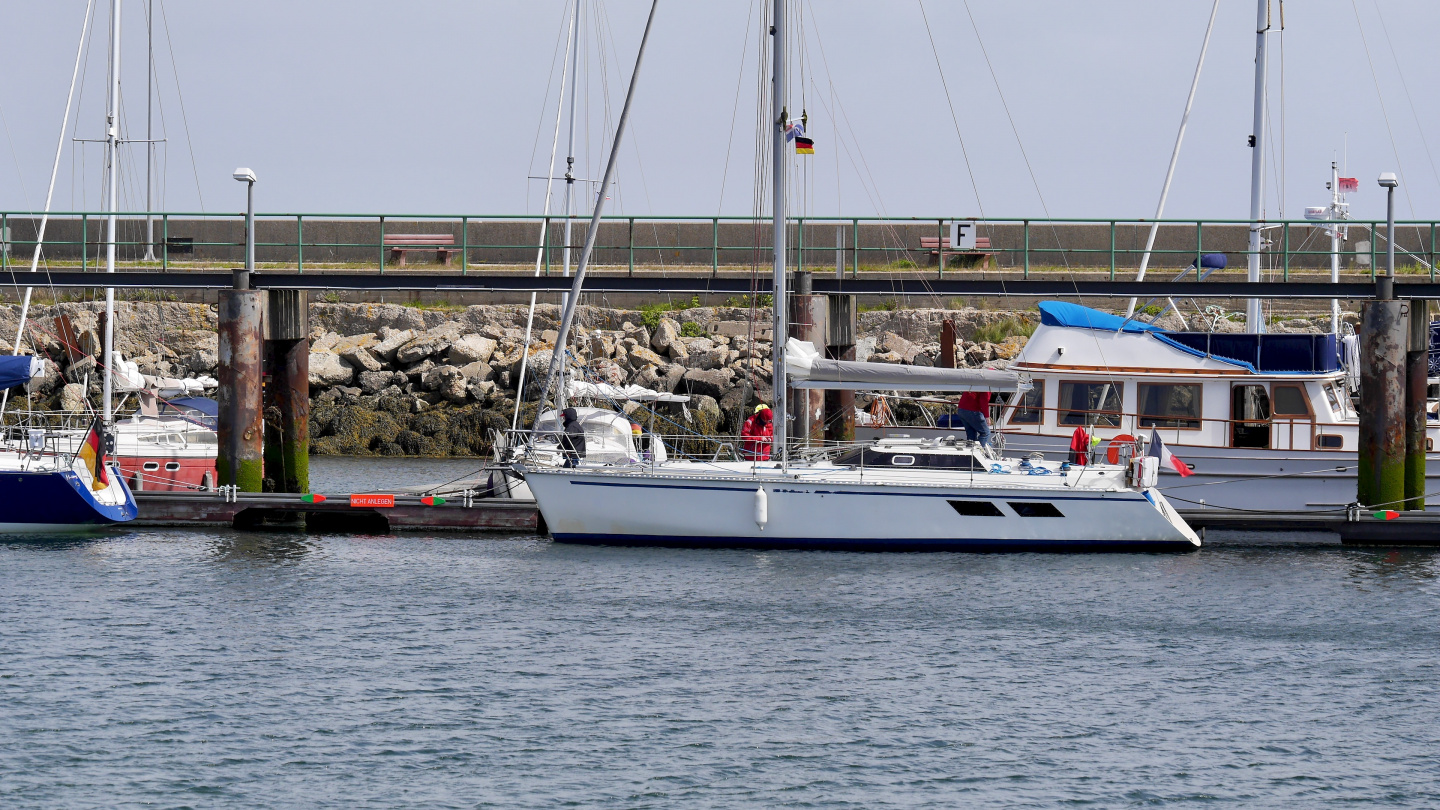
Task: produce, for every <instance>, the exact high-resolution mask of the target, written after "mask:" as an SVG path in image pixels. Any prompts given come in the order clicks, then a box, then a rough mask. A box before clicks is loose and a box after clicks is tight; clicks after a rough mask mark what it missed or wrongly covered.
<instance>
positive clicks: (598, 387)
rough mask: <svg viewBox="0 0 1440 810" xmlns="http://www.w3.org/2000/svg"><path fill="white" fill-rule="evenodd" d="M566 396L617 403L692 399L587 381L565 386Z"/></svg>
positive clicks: (682, 395)
mask: <svg viewBox="0 0 1440 810" xmlns="http://www.w3.org/2000/svg"><path fill="white" fill-rule="evenodd" d="M565 392H566V395H567V396H569V397H571V398H577V397H590V398H592V399H610V400H614V401H616V402H624V401H625V400H630V401H632V402H689V401H690V397H687V396H685V395H684V394H666V393H663V392H661V391H651V390H650V389H649V388H644V387H641V386H638V385H611V384H610V383H594V382H587V381H585V380H571V381H570V382H569V384H568V385H566V386H565Z"/></svg>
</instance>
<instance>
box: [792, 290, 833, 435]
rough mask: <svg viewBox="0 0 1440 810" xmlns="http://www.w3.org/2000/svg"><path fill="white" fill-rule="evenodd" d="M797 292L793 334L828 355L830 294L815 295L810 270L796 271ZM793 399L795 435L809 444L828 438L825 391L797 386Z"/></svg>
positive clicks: (822, 354) (793, 313)
mask: <svg viewBox="0 0 1440 810" xmlns="http://www.w3.org/2000/svg"><path fill="white" fill-rule="evenodd" d="M793 289H794V293H793V294H791V295H790V337H793V338H795V339H796V340H803V341H807V342H809V343H812V344H814V346H815V349H816V351H818V352H820V356H821V357H825V356H826V354H825V322H826V319H827V317H828V314H829V301H828V300H827V296H824V295H815V294H813V292H812V290H813V289H814V287H813V286H812V284H811V276H810V273H809V272H807V271H803V270H802V271H800V272H797V273H796V274H795V285H794V287H793ZM788 399H789V401H790V414H791V417H792V419H791V422H790V425H791V432H790V435H791V436H793V437H794V438H795V439H797V440H799V439H802V438H803V439H804V440H805V441H806V443H807V444H809V443H812V442H814V443H818V442H823V441H824V440H825V392H824V391H818V390H812V389H803V388H802V389H796V390H794V391H792V392H791V393H790V396H789V397H788Z"/></svg>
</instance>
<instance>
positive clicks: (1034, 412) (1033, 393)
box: [1010, 380, 1045, 425]
mask: <svg viewBox="0 0 1440 810" xmlns="http://www.w3.org/2000/svg"><path fill="white" fill-rule="evenodd" d="M1034 385H1035V387H1034V388H1031V389H1030V390H1029V391H1026V392H1025V393H1023V394H1020V395H1019V399H1017V400H1016V405H1015V409H1014V410H1012V411H1011V412H1010V424H1012V425H1038V424H1040V423H1041V422H1044V421H1045V416H1044V414H1045V381H1044V380H1036V381H1035V382H1034Z"/></svg>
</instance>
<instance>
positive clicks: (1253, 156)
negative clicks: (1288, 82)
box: [1245, 0, 1270, 334]
mask: <svg viewBox="0 0 1440 810" xmlns="http://www.w3.org/2000/svg"><path fill="white" fill-rule="evenodd" d="M1257 8H1258V10H1257V12H1256V14H1257V19H1256V22H1255V124H1254V127H1253V129H1252V130H1251V132H1252V133H1253V134H1252V135H1251V136H1250V149H1251V152H1250V244H1249V248H1248V249H1249V255H1248V256H1247V258H1248V259H1249V269H1248V272H1247V273H1246V275H1245V280H1246V281H1250V282H1257V281H1259V280H1260V246H1261V244H1262V243H1263V241H1264V240H1263V234H1262V233H1261V230H1260V217H1261V216H1262V214H1263V208H1264V203H1265V98H1266V87H1265V83H1266V79H1267V77H1268V73H1269V55H1268V53H1267V52H1266V49H1265V46H1266V40H1267V39H1268V38H1269V34H1270V0H1259V2H1258V3H1257ZM1245 331H1246V332H1249V333H1251V334H1259V333H1261V332H1264V331H1265V324H1264V322H1263V321H1262V318H1261V313H1260V299H1259V298H1250V299H1247V300H1246V301H1245Z"/></svg>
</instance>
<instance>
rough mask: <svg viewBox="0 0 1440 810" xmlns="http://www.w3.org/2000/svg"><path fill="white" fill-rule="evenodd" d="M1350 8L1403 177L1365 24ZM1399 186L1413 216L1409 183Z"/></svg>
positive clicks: (1355, 6) (1352, 0)
mask: <svg viewBox="0 0 1440 810" xmlns="http://www.w3.org/2000/svg"><path fill="white" fill-rule="evenodd" d="M1350 9H1351V11H1353V12H1354V13H1355V27H1356V29H1358V30H1359V32H1360V45H1361V46H1362V47H1363V48H1364V50H1365V62H1366V63H1367V64H1368V65H1369V66H1370V79H1371V81H1373V82H1374V83H1375V100H1376V101H1378V102H1380V116H1381V117H1382V118H1384V119H1385V132H1386V134H1388V135H1389V136H1390V151H1391V152H1392V153H1393V154H1394V155H1395V168H1397V169H1399V170H1400V172H1399V174H1400V176H1401V177H1405V167H1404V165H1403V164H1402V163H1401V161H1400V147H1399V146H1397V145H1396V144H1395V129H1394V128H1393V127H1391V126H1390V113H1389V112H1388V111H1387V110H1386V109H1385V95H1384V93H1382V92H1381V91H1380V76H1379V74H1377V73H1376V72H1375V60H1374V59H1373V58H1371V56H1370V43H1369V41H1368V40H1367V39H1366V37H1365V24H1364V23H1363V22H1361V21H1360V6H1359V5H1358V4H1357V3H1356V2H1355V0H1350ZM1400 188H1401V189H1402V190H1403V191H1404V192H1405V202H1406V204H1407V205H1409V206H1410V216H1411V217H1414V216H1415V201H1414V200H1413V199H1411V197H1410V185H1409V184H1408V183H1401V184H1400Z"/></svg>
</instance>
